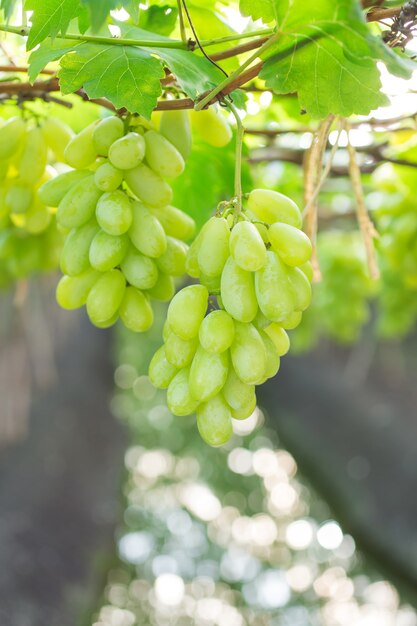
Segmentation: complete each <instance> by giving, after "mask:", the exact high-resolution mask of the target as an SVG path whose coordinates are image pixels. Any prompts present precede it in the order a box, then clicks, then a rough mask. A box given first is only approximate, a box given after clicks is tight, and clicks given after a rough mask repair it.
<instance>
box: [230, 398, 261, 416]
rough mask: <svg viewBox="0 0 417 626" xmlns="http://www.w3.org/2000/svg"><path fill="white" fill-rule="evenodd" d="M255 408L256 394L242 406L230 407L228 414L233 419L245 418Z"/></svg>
mask: <svg viewBox="0 0 417 626" xmlns="http://www.w3.org/2000/svg"><path fill="white" fill-rule="evenodd" d="M255 409H256V396H255V397H254V398H252V400H251V401H250V402H248V403H247V404H246V405H245V406H242V407H241V408H240V409H232V408H231V409H230V414H231V416H232V417H233V419H235V420H246V419H248V417H250V416H251V415H252V413H253V412H254V410H255Z"/></svg>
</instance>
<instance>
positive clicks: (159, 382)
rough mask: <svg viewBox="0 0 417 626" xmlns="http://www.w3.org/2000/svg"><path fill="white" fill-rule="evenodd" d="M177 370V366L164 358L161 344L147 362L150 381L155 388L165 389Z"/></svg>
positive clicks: (163, 348) (163, 347) (163, 349)
mask: <svg viewBox="0 0 417 626" xmlns="http://www.w3.org/2000/svg"><path fill="white" fill-rule="evenodd" d="M177 372H178V370H177V368H176V367H174V366H173V365H171V363H170V362H169V361H168V360H167V358H166V354H165V346H161V347H160V348H159V349H158V350H157V351H156V352H155V354H154V355H153V357H152V360H151V362H150V363H149V372H148V373H149V379H150V381H151V383H152V384H153V385H154V386H155V387H156V388H157V389H166V388H167V387H168V385H169V383H170V382H171V380H172V379H173V378H174V376H175V374H176V373H177Z"/></svg>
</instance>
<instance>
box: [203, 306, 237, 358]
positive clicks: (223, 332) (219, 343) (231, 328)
mask: <svg viewBox="0 0 417 626" xmlns="http://www.w3.org/2000/svg"><path fill="white" fill-rule="evenodd" d="M198 336H199V339H200V344H201V345H202V347H203V348H204V349H205V350H207V352H216V353H220V352H224V351H225V350H227V349H228V348H230V346H231V345H232V342H233V338H234V336H235V325H234V323H233V319H232V318H231V317H230V315H229V314H228V313H226V311H212V312H211V313H209V314H208V315H207V316H206V317H205V318H204V320H203V321H202V323H201V326H200V330H199V331H198Z"/></svg>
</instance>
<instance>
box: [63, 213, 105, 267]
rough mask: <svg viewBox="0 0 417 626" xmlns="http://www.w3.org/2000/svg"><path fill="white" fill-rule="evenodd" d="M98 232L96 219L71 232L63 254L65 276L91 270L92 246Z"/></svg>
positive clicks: (66, 240)
mask: <svg viewBox="0 0 417 626" xmlns="http://www.w3.org/2000/svg"><path fill="white" fill-rule="evenodd" d="M98 230H99V228H98V226H97V222H96V220H95V219H92V220H90V221H89V222H87V223H86V224H84V225H83V226H80V227H79V228H73V229H72V230H71V232H70V233H69V234H68V236H67V237H66V239H65V243H64V247H63V248H62V253H61V269H62V271H63V273H64V274H68V275H69V276H77V275H78V274H82V273H83V272H86V271H87V270H88V269H89V267H90V259H89V250H90V245H91V242H92V241H93V238H94V236H95V235H96V233H97V231H98ZM96 269H97V268H96Z"/></svg>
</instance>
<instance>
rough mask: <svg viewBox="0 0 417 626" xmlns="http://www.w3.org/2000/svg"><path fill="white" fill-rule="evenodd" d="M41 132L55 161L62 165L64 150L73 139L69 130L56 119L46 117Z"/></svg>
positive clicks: (72, 134)
mask: <svg viewBox="0 0 417 626" xmlns="http://www.w3.org/2000/svg"><path fill="white" fill-rule="evenodd" d="M41 131H42V135H43V137H44V139H45V141H46V144H47V146H48V148H50V149H51V150H52V152H53V153H54V156H55V158H56V160H57V161H60V162H62V163H63V162H64V161H65V154H64V153H65V148H66V147H67V145H68V143H69V142H70V141H71V139H72V138H73V137H74V133H73V131H72V130H71V128H70V127H69V126H68V125H67V124H65V123H64V122H62V121H61V120H59V119H57V118H56V117H47V118H46V119H45V121H44V122H43V123H42V126H41Z"/></svg>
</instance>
